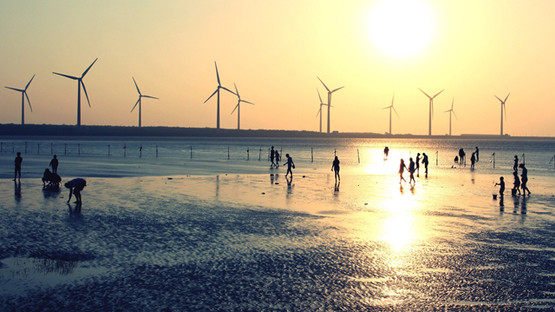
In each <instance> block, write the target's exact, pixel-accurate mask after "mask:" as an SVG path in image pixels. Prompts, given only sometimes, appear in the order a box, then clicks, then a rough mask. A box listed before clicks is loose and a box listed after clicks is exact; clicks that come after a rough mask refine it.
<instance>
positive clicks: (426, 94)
mask: <svg viewBox="0 0 555 312" xmlns="http://www.w3.org/2000/svg"><path fill="white" fill-rule="evenodd" d="M418 90H420V91H421V92H422V93H424V95H425V96H427V97H428V98H430V99H431V98H432V97H431V96H429V95H428V93H426V92H424V91H422V89H420V88H418Z"/></svg>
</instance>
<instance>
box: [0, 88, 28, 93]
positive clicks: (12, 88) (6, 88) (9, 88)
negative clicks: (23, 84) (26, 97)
mask: <svg viewBox="0 0 555 312" xmlns="http://www.w3.org/2000/svg"><path fill="white" fill-rule="evenodd" d="M4 88H6V89H10V90H15V91H19V92H25V90H21V89H16V88H12V87H4Z"/></svg>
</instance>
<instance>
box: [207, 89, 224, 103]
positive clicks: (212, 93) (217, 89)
mask: <svg viewBox="0 0 555 312" xmlns="http://www.w3.org/2000/svg"><path fill="white" fill-rule="evenodd" d="M218 90H220V89H219V88H218V89H216V91H214V93H212V94H211V95H210V96H209V97H208V98H207V99H206V101H204V103H206V102H208V100H210V98H211V97H213V96H214V94H216V92H218Z"/></svg>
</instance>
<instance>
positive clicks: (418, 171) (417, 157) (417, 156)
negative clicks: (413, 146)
mask: <svg viewBox="0 0 555 312" xmlns="http://www.w3.org/2000/svg"><path fill="white" fill-rule="evenodd" d="M415 163H416V176H417V177H420V153H417V154H416V161H415Z"/></svg>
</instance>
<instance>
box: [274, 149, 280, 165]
mask: <svg viewBox="0 0 555 312" xmlns="http://www.w3.org/2000/svg"><path fill="white" fill-rule="evenodd" d="M275 157H276V168H279V162H280V161H281V155H280V154H279V152H278V151H277V150H276V155H275Z"/></svg>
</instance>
